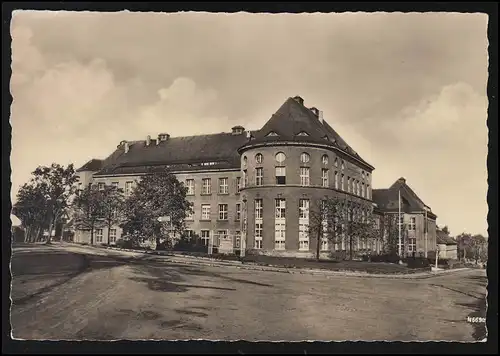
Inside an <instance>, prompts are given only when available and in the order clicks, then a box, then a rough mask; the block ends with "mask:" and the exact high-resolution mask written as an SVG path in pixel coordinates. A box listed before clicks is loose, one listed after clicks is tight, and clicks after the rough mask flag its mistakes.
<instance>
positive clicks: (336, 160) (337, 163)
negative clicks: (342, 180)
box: [333, 158, 339, 167]
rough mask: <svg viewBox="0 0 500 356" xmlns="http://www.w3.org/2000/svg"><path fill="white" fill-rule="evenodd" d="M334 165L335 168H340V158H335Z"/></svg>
mask: <svg viewBox="0 0 500 356" xmlns="http://www.w3.org/2000/svg"><path fill="white" fill-rule="evenodd" d="M333 165H334V166H335V167H338V166H339V160H338V158H335V161H333Z"/></svg>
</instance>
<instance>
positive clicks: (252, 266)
mask: <svg viewBox="0 0 500 356" xmlns="http://www.w3.org/2000/svg"><path fill="white" fill-rule="evenodd" d="M75 245H77V246H80V245H79V244H75ZM82 247H91V248H95V249H99V250H103V249H104V250H115V251H125V252H133V253H142V254H145V255H152V256H155V257H163V258H165V259H170V260H171V261H172V262H176V263H182V264H186V265H195V266H200V265H201V266H209V267H221V266H224V267H233V268H237V269H244V270H251V271H267V272H278V273H288V274H308V275H313V276H325V277H339V276H342V277H362V278H363V277H364V278H385V279H426V278H432V277H437V276H440V275H444V274H450V273H458V272H463V271H466V270H469V268H457V269H451V270H441V271H434V272H417V273H409V274H375V273H366V272H351V271H330V270H321V269H308V268H285V267H278V266H262V265H259V264H257V263H252V262H247V263H243V262H241V261H219V260H216V259H213V258H207V257H197V256H189V255H183V254H176V253H174V254H163V253H157V252H154V251H144V250H131V249H123V248H118V247H99V246H91V245H83V246H82ZM178 259H181V260H178ZM182 259H185V260H184V261H182ZM186 260H188V261H186ZM189 260H191V261H189Z"/></svg>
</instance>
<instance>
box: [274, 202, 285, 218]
mask: <svg viewBox="0 0 500 356" xmlns="http://www.w3.org/2000/svg"><path fill="white" fill-rule="evenodd" d="M285 214H286V201H285V199H282V198H278V199H276V214H275V218H276V219H285Z"/></svg>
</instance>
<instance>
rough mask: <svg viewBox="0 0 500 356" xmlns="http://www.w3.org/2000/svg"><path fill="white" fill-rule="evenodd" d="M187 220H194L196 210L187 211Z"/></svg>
mask: <svg viewBox="0 0 500 356" xmlns="http://www.w3.org/2000/svg"><path fill="white" fill-rule="evenodd" d="M186 220H194V210H193V211H187V212H186Z"/></svg>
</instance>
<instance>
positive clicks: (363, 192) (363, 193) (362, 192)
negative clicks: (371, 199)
mask: <svg viewBox="0 0 500 356" xmlns="http://www.w3.org/2000/svg"><path fill="white" fill-rule="evenodd" d="M365 195H366V194H365V183H361V197H363V198H364V197H365Z"/></svg>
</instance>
